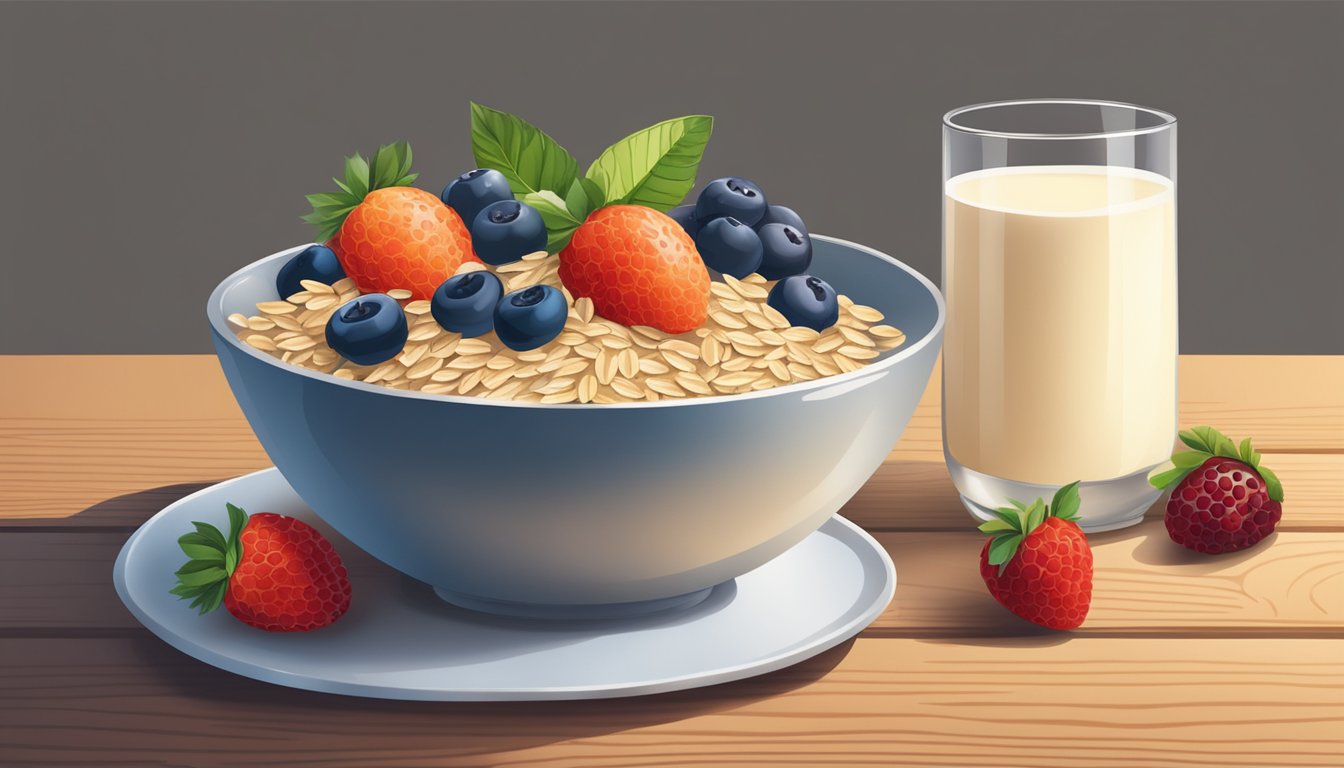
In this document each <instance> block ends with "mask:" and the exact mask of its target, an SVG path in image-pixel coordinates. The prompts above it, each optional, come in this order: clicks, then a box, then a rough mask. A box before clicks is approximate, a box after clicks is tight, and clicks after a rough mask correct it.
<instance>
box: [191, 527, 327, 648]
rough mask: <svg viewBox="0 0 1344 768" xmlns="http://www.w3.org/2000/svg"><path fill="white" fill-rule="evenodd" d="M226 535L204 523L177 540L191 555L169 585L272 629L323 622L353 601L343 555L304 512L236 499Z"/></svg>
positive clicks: (197, 601) (203, 608) (207, 607)
mask: <svg viewBox="0 0 1344 768" xmlns="http://www.w3.org/2000/svg"><path fill="white" fill-rule="evenodd" d="M225 506H227V507H228V510H229V536H228V538H227V539H226V538H225V537H224V535H223V534H222V533H220V532H219V529H218V528H216V527H214V526H213V525H209V524H206V523H192V525H194V526H196V531H195V532H194V533H188V534H186V535H184V536H182V537H181V538H179V539H178V540H177V544H178V546H180V547H181V548H182V551H183V552H185V553H187V556H188V557H190V558H191V559H190V560H188V561H187V563H186V564H185V565H183V566H182V567H181V568H179V569H178V570H177V586H175V587H173V589H172V590H171V592H172V593H173V594H174V595H177V596H178V597H180V598H182V599H184V600H185V599H189V598H190V599H191V601H192V602H191V607H192V608H199V609H200V612H201V614H202V615H204V614H207V613H209V612H211V611H213V610H215V609H216V608H218V607H219V605H220V603H223V604H224V607H225V608H226V609H227V610H228V612H229V613H231V614H233V616H234V617H235V618H236V619H238V620H239V621H241V622H243V623H244V624H250V625H251V626H254V627H257V628H258V629H264V630H266V631H268V632H304V631H307V630H310V629H317V628H319V627H325V626H327V625H328V624H330V623H332V622H334V621H336V620H337V619H339V618H340V617H341V616H342V615H343V614H344V613H345V611H346V609H348V608H349V607H350V579H349V577H348V576H347V575H346V572H345V565H344V564H342V563H341V556H340V555H338V554H336V550H335V549H333V548H332V546H331V543H330V542H329V541H327V540H326V539H325V538H323V537H322V534H320V533H318V532H317V530H316V529H314V528H313V527H312V526H310V525H308V524H307V523H305V522H303V521H302V520H296V519H294V518H292V517H285V516H283V515H276V514H272V513H270V512H261V513H259V514H255V515H252V516H250V517H249V516H248V514H247V513H246V512H244V511H243V510H241V509H239V508H238V507H235V506H234V505H232V504H227V505H225Z"/></svg>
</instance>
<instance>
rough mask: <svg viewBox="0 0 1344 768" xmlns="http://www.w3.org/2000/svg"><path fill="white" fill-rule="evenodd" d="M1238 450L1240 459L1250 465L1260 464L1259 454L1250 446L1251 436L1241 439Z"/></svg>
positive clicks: (1256, 465)
mask: <svg viewBox="0 0 1344 768" xmlns="http://www.w3.org/2000/svg"><path fill="white" fill-rule="evenodd" d="M1239 450H1240V452H1241V460H1242V461H1244V462H1246V463H1247V464H1250V465H1251V466H1252V467H1258V466H1260V454H1258V453H1256V452H1255V449H1254V448H1252V447H1251V438H1249V437H1248V438H1246V439H1245V440H1242V441H1241V447H1240V449H1239Z"/></svg>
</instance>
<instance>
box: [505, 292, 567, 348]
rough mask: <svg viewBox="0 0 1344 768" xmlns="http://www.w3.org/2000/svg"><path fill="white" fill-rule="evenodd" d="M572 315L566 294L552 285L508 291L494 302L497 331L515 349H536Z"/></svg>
mask: <svg viewBox="0 0 1344 768" xmlns="http://www.w3.org/2000/svg"><path fill="white" fill-rule="evenodd" d="M568 317H569V307H568V306H567V305H566V304H565V297H564V296H562V295H561V294H560V292H559V291H557V290H555V289H554V288H552V287H551V286H549V285H534V286H532V287H531V288H524V289H522V290H521V291H514V292H513V293H510V294H506V295H505V296H504V298H502V299H500V300H499V304H497V305H495V333H496V334H497V335H498V336H499V340H500V341H502V342H504V346H506V347H508V348H509V349H512V350H515V351H519V352H521V351H523V350H527V349H536V348H537V347H540V346H541V345H542V344H545V343H546V342H548V341H550V340H551V339H554V338H555V337H556V336H559V335H560V331H561V330H563V329H564V327H565V319H566V318H568Z"/></svg>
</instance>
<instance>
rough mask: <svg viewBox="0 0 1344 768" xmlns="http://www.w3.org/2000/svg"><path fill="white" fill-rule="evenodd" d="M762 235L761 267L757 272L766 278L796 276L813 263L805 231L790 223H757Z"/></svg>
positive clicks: (810, 241)
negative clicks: (762, 224) (759, 224)
mask: <svg viewBox="0 0 1344 768" xmlns="http://www.w3.org/2000/svg"><path fill="white" fill-rule="evenodd" d="M756 233H757V234H758V235H759V236H760V238H761V249H762V253H761V266H760V269H758V270H757V271H758V272H760V273H761V277H764V278H765V279H766V280H782V279H783V278H786V277H790V276H792V275H799V274H802V273H804V272H806V271H807V268H808V267H810V266H812V238H811V237H809V236H808V234H807V230H804V229H801V228H799V227H795V226H794V225H792V224H780V223H775V224H766V225H765V226H758V227H757V228H756Z"/></svg>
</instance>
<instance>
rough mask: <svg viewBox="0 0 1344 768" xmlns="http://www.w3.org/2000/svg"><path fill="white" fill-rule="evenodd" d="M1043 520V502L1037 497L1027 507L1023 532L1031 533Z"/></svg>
mask: <svg viewBox="0 0 1344 768" xmlns="http://www.w3.org/2000/svg"><path fill="white" fill-rule="evenodd" d="M1043 522H1045V502H1044V501H1042V500H1040V499H1037V500H1036V501H1034V502H1032V504H1031V506H1030V507H1028V508H1027V523H1026V528H1025V529H1024V530H1023V533H1031V532H1032V531H1034V530H1036V528H1037V526H1039V525H1040V524H1041V523H1043Z"/></svg>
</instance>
